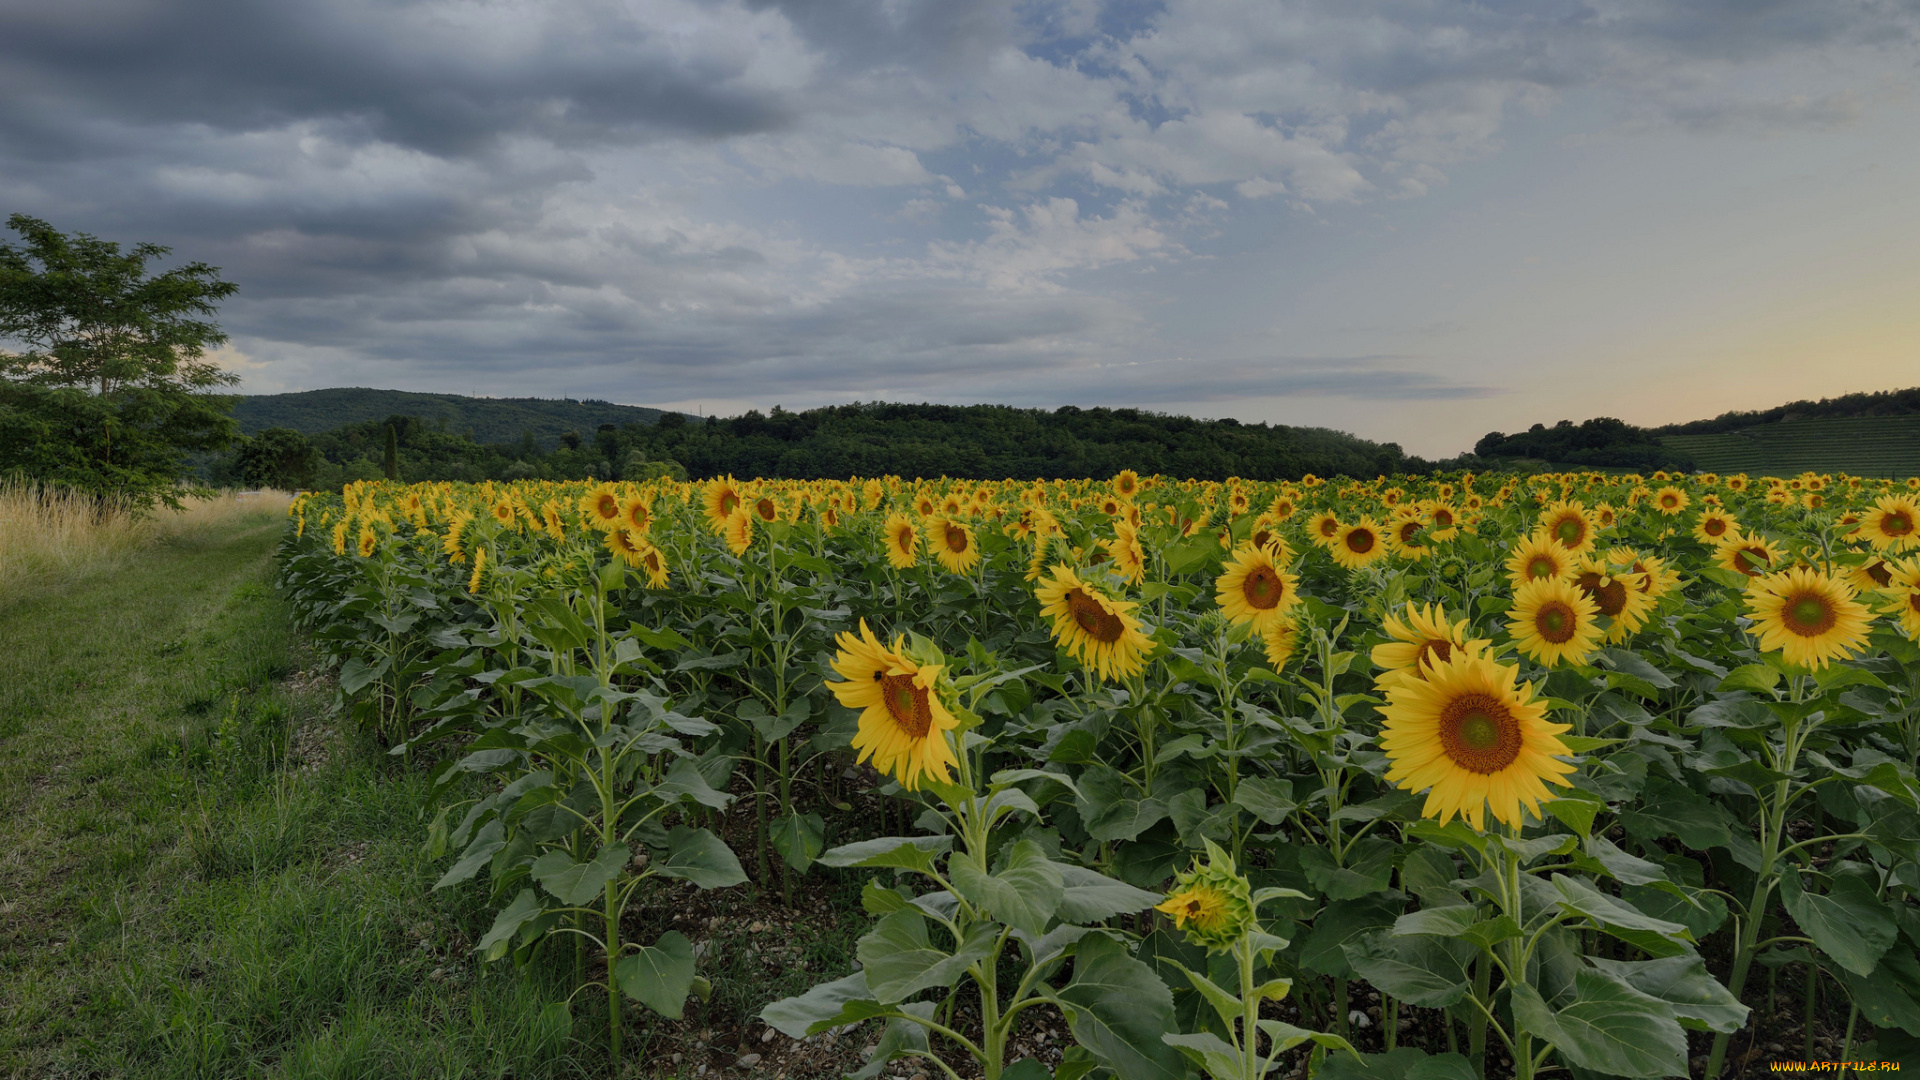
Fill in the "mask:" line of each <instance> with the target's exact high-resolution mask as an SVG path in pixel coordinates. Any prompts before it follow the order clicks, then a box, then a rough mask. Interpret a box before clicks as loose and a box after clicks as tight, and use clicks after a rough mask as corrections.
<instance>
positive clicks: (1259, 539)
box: [1253, 529, 1273, 548]
mask: <svg viewBox="0 0 1920 1080" xmlns="http://www.w3.org/2000/svg"><path fill="white" fill-rule="evenodd" d="M1272 539H1273V534H1272V533H1270V532H1268V531H1267V530H1265V529H1255V530H1254V532H1253V546H1254V547H1257V548H1263V547H1266V546H1267V542H1268V541H1270V540H1272Z"/></svg>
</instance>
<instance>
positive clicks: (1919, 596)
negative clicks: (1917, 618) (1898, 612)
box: [1907, 589, 1920, 611]
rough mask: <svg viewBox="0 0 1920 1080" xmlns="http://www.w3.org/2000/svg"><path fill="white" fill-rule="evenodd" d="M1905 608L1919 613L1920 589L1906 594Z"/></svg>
mask: <svg viewBox="0 0 1920 1080" xmlns="http://www.w3.org/2000/svg"><path fill="white" fill-rule="evenodd" d="M1907 606H1908V607H1910V608H1912V609H1913V610H1915V611H1920V589H1916V590H1914V591H1913V592H1910V593H1908V594H1907Z"/></svg>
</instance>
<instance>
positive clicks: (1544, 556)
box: [1507, 529, 1575, 589]
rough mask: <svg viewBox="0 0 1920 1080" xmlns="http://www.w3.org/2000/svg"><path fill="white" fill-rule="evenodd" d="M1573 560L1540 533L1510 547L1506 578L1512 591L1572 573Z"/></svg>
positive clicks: (1557, 544) (1546, 535) (1572, 556)
mask: <svg viewBox="0 0 1920 1080" xmlns="http://www.w3.org/2000/svg"><path fill="white" fill-rule="evenodd" d="M1574 559H1575V556H1574V554H1573V552H1571V551H1568V550H1567V549H1566V548H1565V547H1562V546H1561V544H1560V542H1559V541H1558V540H1555V539H1554V538H1553V536H1552V534H1550V533H1548V532H1546V531H1545V530H1544V529H1543V530H1540V531H1538V532H1535V533H1534V534H1533V535H1532V536H1529V537H1527V538H1526V540H1524V541H1522V542H1520V543H1518V544H1515V545H1514V548H1513V554H1511V555H1509V556H1507V576H1508V579H1509V580H1511V581H1512V582H1513V587H1514V588H1516V589H1518V588H1520V587H1521V586H1522V585H1525V584H1526V583H1527V582H1529V581H1546V580H1549V579H1552V578H1562V577H1566V576H1567V575H1568V574H1571V573H1572V572H1573V564H1574Z"/></svg>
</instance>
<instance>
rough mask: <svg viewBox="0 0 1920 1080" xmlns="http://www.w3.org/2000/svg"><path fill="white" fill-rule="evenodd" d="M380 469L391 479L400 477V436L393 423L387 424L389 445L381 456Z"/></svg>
mask: <svg viewBox="0 0 1920 1080" xmlns="http://www.w3.org/2000/svg"><path fill="white" fill-rule="evenodd" d="M380 471H381V472H383V473H385V474H386V477H387V479H389V480H398V479H400V436H399V434H398V433H397V432H395V431H394V430H393V425H392V424H388V425H387V447H386V452H385V453H384V454H382V455H381V457H380Z"/></svg>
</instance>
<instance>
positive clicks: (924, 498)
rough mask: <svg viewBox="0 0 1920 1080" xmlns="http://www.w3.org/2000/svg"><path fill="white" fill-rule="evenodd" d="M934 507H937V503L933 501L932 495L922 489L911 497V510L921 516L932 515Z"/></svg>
mask: <svg viewBox="0 0 1920 1080" xmlns="http://www.w3.org/2000/svg"><path fill="white" fill-rule="evenodd" d="M936 509H938V504H936V503H935V502H934V501H933V496H932V495H929V494H927V493H926V492H924V491H923V492H921V493H920V494H918V495H915V496H914V497H913V512H914V513H916V514H918V515H920V516H921V517H931V516H933V512H934V511H935V510H936Z"/></svg>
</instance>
